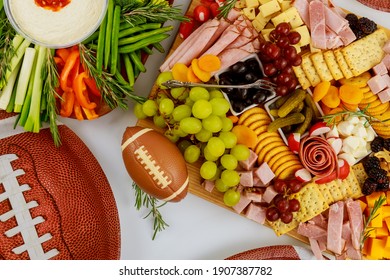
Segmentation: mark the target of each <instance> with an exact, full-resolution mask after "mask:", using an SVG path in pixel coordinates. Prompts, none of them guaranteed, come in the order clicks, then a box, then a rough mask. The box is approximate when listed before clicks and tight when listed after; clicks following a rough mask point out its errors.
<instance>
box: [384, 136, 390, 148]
mask: <svg viewBox="0 0 390 280" xmlns="http://www.w3.org/2000/svg"><path fill="white" fill-rule="evenodd" d="M383 148H384V149H386V150H388V151H390V138H386V139H383Z"/></svg>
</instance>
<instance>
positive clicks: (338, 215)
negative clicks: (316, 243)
mask: <svg viewBox="0 0 390 280" xmlns="http://www.w3.org/2000/svg"><path fill="white" fill-rule="evenodd" d="M343 218H344V203H343V202H342V201H339V202H337V203H334V204H332V205H331V206H330V207H329V219H328V238H327V244H326V246H327V248H328V249H329V250H330V251H332V252H334V253H335V254H338V255H341V254H342V251H343V247H344V245H345V244H344V243H345V241H344V239H342V238H341V236H342V230H343ZM343 241H344V242H343Z"/></svg>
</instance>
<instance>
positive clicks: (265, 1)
mask: <svg viewBox="0 0 390 280" xmlns="http://www.w3.org/2000/svg"><path fill="white" fill-rule="evenodd" d="M271 1H272V0H259V3H260V4H261V5H263V4H265V3H268V2H271Z"/></svg>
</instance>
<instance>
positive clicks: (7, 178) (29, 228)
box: [0, 154, 59, 260]
mask: <svg viewBox="0 0 390 280" xmlns="http://www.w3.org/2000/svg"><path fill="white" fill-rule="evenodd" d="M17 159H18V157H17V156H16V155H15V154H6V155H2V156H0V176H1V177H0V184H3V187H4V190H5V192H4V193H2V194H0V203H1V202H3V201H5V200H7V199H8V200H9V202H10V204H11V207H12V210H10V211H9V212H7V213H4V214H3V215H1V216H0V222H6V221H7V220H9V219H10V218H12V217H15V219H16V222H17V224H18V226H16V227H14V228H12V229H10V230H8V231H6V232H5V235H6V236H7V237H8V238H11V237H13V236H15V235H16V234H18V233H20V234H21V236H22V239H23V241H24V244H23V245H21V246H19V247H16V248H14V249H12V251H13V252H14V253H15V254H22V253H23V252H25V251H27V253H28V255H29V257H30V259H31V260H46V259H50V258H52V257H54V256H56V255H58V254H59V251H58V250H57V249H52V250H50V251H48V252H46V253H45V252H44V250H43V247H42V244H43V243H44V242H46V241H48V240H50V239H51V238H52V235H51V234H50V233H46V234H44V235H42V236H40V237H39V236H38V232H37V229H36V228H35V225H37V224H40V223H43V222H44V221H45V219H44V218H43V217H42V216H38V217H35V218H34V219H33V218H32V216H31V213H30V209H32V208H34V207H37V206H39V205H38V203H37V202H36V201H30V202H28V203H27V202H26V200H25V197H24V194H23V193H24V192H26V191H29V190H30V189H31V188H30V186H28V185H27V184H24V185H21V186H20V185H19V182H18V180H17V177H18V176H21V175H24V174H25V172H24V171H23V170H21V169H17V170H13V168H12V165H11V162H12V161H14V160H17Z"/></svg>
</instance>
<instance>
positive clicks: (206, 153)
mask: <svg viewBox="0 0 390 280" xmlns="http://www.w3.org/2000/svg"><path fill="white" fill-rule="evenodd" d="M203 156H204V158H205V159H206V160H209V161H217V160H218V158H219V157H216V156H214V155H213V154H212V153H210V150H209V148H208V147H207V145H206V147H204V149H203Z"/></svg>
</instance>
